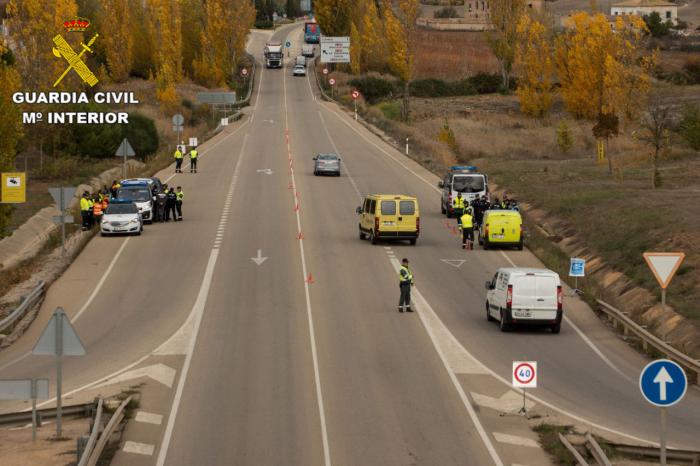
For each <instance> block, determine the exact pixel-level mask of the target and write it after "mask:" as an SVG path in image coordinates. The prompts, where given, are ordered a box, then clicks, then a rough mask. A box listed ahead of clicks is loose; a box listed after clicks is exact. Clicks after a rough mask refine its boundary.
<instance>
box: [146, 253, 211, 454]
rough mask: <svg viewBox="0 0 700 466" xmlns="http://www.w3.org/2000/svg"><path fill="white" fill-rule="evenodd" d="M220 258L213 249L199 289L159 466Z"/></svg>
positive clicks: (168, 444) (171, 430)
mask: <svg viewBox="0 0 700 466" xmlns="http://www.w3.org/2000/svg"><path fill="white" fill-rule="evenodd" d="M218 257H219V250H218V249H212V251H211V253H210V255H209V262H208V264H207V269H206V271H205V273H204V279H203V280H202V285H201V287H200V289H199V295H198V296H197V301H196V302H195V305H194V308H193V312H196V313H197V317H196V318H195V322H194V329H193V332H192V336H191V337H190V342H189V345H188V348H187V355H186V356H185V362H184V364H183V366H182V370H181V371H180V378H179V380H178V382H177V390H176V392H175V396H174V398H173V403H172V406H171V408H170V414H169V416H168V423H167V425H166V428H165V433H164V434H163V442H162V443H161V445H160V448H159V449H158V460H157V461H156V464H157V465H158V466H163V465H164V464H165V458H166V456H167V455H168V448H169V447H170V440H171V438H172V435H173V429H174V427H175V420H176V419H177V413H178V410H179V409H180V401H181V400H182V392H183V391H184V388H185V382H186V380H187V374H188V372H189V370H190V365H191V363H192V355H193V354H194V347H195V344H196V342H197V336H198V334H199V326H200V324H201V323H202V316H203V315H204V306H205V305H206V302H207V296H208V295H209V288H210V286H211V281H212V277H213V275H214V267H215V266H216V260H217V258H218Z"/></svg>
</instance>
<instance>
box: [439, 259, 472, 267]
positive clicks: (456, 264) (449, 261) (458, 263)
mask: <svg viewBox="0 0 700 466" xmlns="http://www.w3.org/2000/svg"><path fill="white" fill-rule="evenodd" d="M440 260H441V261H443V262H444V263H445V264H450V265H451V266H452V267H456V268H460V267H461V266H462V264H464V263H465V262H466V261H465V260H462V259H440Z"/></svg>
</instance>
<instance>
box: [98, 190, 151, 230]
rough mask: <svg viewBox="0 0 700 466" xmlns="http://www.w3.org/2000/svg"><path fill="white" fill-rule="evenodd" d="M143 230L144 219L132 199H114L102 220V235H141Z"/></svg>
mask: <svg viewBox="0 0 700 466" xmlns="http://www.w3.org/2000/svg"><path fill="white" fill-rule="evenodd" d="M142 231H143V220H142V218H141V214H140V213H139V209H138V208H137V207H136V204H134V203H133V202H131V201H128V202H127V201H121V200H117V199H115V200H113V201H112V202H110V204H109V206H107V210H106V211H105V213H104V214H103V215H102V221H101V222H100V234H101V235H102V236H107V235H114V234H131V235H137V236H138V235H140V234H141V232H142Z"/></svg>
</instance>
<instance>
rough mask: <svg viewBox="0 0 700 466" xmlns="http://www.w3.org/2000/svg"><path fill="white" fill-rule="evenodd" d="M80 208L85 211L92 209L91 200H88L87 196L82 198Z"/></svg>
mask: <svg viewBox="0 0 700 466" xmlns="http://www.w3.org/2000/svg"><path fill="white" fill-rule="evenodd" d="M80 210H81V211H83V212H87V211H88V210H90V202H89V201H88V200H87V198H84V197H81V198H80Z"/></svg>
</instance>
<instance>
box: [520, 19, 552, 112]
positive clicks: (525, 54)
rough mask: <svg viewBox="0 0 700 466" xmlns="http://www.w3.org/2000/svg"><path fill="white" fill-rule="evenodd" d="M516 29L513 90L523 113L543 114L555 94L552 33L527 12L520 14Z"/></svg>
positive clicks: (548, 107)
mask: <svg viewBox="0 0 700 466" xmlns="http://www.w3.org/2000/svg"><path fill="white" fill-rule="evenodd" d="M517 32H518V36H519V40H518V42H517V45H516V49H515V64H516V65H517V67H518V68H519V70H520V75H519V78H518V87H517V89H516V91H515V93H516V94H517V95H518V98H519V99H520V109H521V110H522V111H523V113H525V114H527V115H531V116H536V117H542V116H545V115H546V114H547V113H548V112H549V109H550V107H551V106H552V101H553V94H554V92H553V86H554V60H553V59H552V43H551V33H550V31H548V30H547V27H546V26H545V25H544V24H543V23H541V22H539V21H537V20H535V19H533V18H531V17H530V16H528V15H523V16H522V17H521V18H520V22H519V23H518V27H517Z"/></svg>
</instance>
